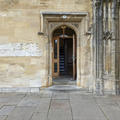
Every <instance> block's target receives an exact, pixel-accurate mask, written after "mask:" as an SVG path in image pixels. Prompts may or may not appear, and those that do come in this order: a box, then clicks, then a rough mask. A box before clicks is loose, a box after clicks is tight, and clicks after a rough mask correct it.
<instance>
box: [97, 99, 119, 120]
mask: <svg viewBox="0 0 120 120" xmlns="http://www.w3.org/2000/svg"><path fill="white" fill-rule="evenodd" d="M96 101H97V104H98V105H99V106H100V108H101V109H102V111H103V112H104V114H105V116H106V118H107V119H108V120H120V106H119V105H118V104H117V102H116V101H115V100H113V99H112V98H110V97H107V98H105V97H98V98H96Z"/></svg>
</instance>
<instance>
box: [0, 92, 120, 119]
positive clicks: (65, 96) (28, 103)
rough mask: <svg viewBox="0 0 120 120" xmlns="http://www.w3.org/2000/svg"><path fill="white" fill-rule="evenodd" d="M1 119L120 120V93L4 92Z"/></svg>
mask: <svg viewBox="0 0 120 120" xmlns="http://www.w3.org/2000/svg"><path fill="white" fill-rule="evenodd" d="M0 120H120V96H95V95H93V94H91V93H87V92H84V91H47V90H41V92H40V93H0Z"/></svg>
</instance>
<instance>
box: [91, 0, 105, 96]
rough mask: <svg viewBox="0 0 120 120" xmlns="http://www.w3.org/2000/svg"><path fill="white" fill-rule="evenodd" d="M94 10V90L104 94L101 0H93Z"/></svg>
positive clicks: (98, 93)
mask: <svg viewBox="0 0 120 120" xmlns="http://www.w3.org/2000/svg"><path fill="white" fill-rule="evenodd" d="M93 11H94V20H93V24H94V28H93V32H94V33H93V34H94V35H93V41H94V43H93V44H94V49H95V52H94V57H95V58H94V62H95V64H94V65H95V70H94V71H95V89H96V90H95V92H96V94H97V95H103V94H104V80H103V0H93Z"/></svg>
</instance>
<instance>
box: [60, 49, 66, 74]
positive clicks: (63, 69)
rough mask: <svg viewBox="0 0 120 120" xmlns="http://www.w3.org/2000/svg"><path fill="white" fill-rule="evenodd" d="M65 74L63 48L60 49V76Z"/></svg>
mask: <svg viewBox="0 0 120 120" xmlns="http://www.w3.org/2000/svg"><path fill="white" fill-rule="evenodd" d="M64 74H65V51H64V48H60V75H64Z"/></svg>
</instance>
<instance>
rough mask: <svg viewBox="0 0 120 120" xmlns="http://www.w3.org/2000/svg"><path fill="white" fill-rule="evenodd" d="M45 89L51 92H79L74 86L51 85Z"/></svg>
mask: <svg viewBox="0 0 120 120" xmlns="http://www.w3.org/2000/svg"><path fill="white" fill-rule="evenodd" d="M46 89H47V90H51V91H79V90H81V88H79V87H77V86H75V85H53V86H51V87H49V88H46Z"/></svg>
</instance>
